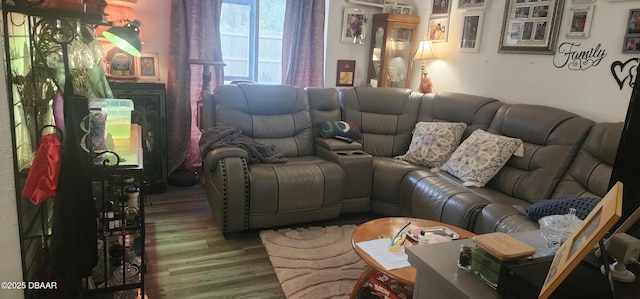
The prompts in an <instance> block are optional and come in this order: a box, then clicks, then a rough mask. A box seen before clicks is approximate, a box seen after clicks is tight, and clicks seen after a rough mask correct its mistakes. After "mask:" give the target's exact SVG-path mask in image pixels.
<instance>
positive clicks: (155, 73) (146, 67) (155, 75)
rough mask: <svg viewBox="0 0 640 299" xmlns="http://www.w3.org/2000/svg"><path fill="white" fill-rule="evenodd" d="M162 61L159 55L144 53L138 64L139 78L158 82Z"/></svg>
mask: <svg viewBox="0 0 640 299" xmlns="http://www.w3.org/2000/svg"><path fill="white" fill-rule="evenodd" d="M159 63H160V61H159V60H158V53H148V52H142V56H140V57H139V58H138V63H137V64H136V68H137V73H138V78H139V79H140V80H148V81H158V80H160V64H159Z"/></svg>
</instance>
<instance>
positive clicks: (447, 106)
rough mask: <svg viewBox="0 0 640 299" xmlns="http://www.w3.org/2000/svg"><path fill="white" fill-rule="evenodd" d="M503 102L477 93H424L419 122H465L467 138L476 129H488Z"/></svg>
mask: <svg viewBox="0 0 640 299" xmlns="http://www.w3.org/2000/svg"><path fill="white" fill-rule="evenodd" d="M502 105H503V103H502V102H500V101H498V100H496V99H494V98H487V97H481V96H475V95H468V94H461V93H454V92H438V93H435V94H433V93H429V94H424V95H423V96H422V99H421V103H420V113H419V114H418V122H421V121H436V122H440V121H443V122H463V123H466V124H467V128H466V130H465V132H464V134H463V135H462V139H463V140H464V139H466V138H467V137H469V135H471V133H472V132H473V131H475V130H476V129H483V130H485V131H486V130H487V128H489V124H491V120H492V119H493V116H494V115H495V114H496V111H498V108H500V106H502Z"/></svg>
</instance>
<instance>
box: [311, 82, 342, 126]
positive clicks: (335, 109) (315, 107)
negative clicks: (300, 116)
mask: <svg viewBox="0 0 640 299" xmlns="http://www.w3.org/2000/svg"><path fill="white" fill-rule="evenodd" d="M305 91H306V92H307V96H308V97H309V107H310V111H311V123H312V125H313V126H314V128H313V136H314V137H318V130H317V129H316V128H315V124H316V123H318V122H323V121H328V120H341V119H340V117H341V116H340V104H339V103H338V91H337V90H336V89H335V88H324V87H306V88H305Z"/></svg>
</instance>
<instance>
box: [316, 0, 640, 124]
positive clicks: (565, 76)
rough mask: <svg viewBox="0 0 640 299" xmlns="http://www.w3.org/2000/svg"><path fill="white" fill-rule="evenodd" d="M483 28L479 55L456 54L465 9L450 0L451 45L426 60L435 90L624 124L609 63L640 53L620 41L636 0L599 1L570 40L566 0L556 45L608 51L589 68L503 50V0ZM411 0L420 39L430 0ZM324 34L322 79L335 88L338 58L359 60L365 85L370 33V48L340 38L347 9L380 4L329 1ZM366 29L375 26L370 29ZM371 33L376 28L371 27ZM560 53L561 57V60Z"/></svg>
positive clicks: (622, 96)
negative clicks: (581, 32)
mask: <svg viewBox="0 0 640 299" xmlns="http://www.w3.org/2000/svg"><path fill="white" fill-rule="evenodd" d="M487 1H488V7H487V8H486V9H485V18H484V26H483V28H482V36H481V42H480V51H479V52H478V53H465V52H459V50H458V43H459V41H460V37H461V35H462V28H461V25H460V23H461V22H462V19H463V14H464V11H463V10H458V9H457V4H458V2H457V1H456V0H453V3H452V5H453V7H452V9H451V15H450V19H449V20H450V23H449V28H450V31H449V36H448V41H447V42H446V43H435V44H434V48H435V51H436V54H437V55H438V56H439V57H440V59H439V60H436V61H430V62H428V70H429V77H430V78H431V80H432V82H433V84H434V91H435V92H438V91H455V92H463V93H470V94H477V95H484V96H491V97H495V98H497V99H499V100H501V101H503V102H506V103H531V104H540V105H548V106H554V107H558V108H562V109H566V110H569V111H572V112H574V113H577V114H580V115H582V116H585V117H587V118H590V119H593V120H595V121H624V118H625V114H626V111H627V106H628V104H629V98H630V96H631V88H630V87H629V86H628V85H627V86H625V87H624V88H623V89H622V90H620V89H619V87H618V85H617V83H616V82H615V80H614V78H613V76H612V74H611V71H610V66H611V63H612V62H614V61H622V62H624V61H626V60H628V59H630V58H634V57H638V56H639V55H632V54H623V53H622V51H621V50H622V44H623V37H624V32H625V29H626V28H627V22H626V20H627V18H628V14H629V9H632V8H640V5H638V1H626V2H612V3H610V2H608V0H597V1H596V3H595V4H596V8H595V13H594V18H593V23H592V26H591V34H590V37H589V38H588V39H567V38H566V37H565V33H566V32H567V28H568V26H569V21H570V20H569V18H570V17H569V14H570V8H571V7H572V6H573V5H574V4H572V3H571V0H565V2H566V3H565V7H564V14H563V18H562V23H561V28H560V34H559V36H558V45H559V44H560V43H562V42H566V41H571V42H576V43H581V44H582V46H581V47H580V48H579V49H580V50H589V49H591V48H592V47H596V46H597V45H598V44H601V49H604V50H606V53H607V56H606V57H605V58H604V59H603V60H602V62H601V63H600V64H599V65H598V66H596V67H592V68H590V69H587V70H585V71H572V70H569V69H567V68H566V67H565V68H556V67H555V66H554V65H553V59H554V55H530V54H499V53H498V45H499V40H500V30H501V26H502V19H503V14H504V8H505V0H487ZM404 2H405V3H412V4H414V11H415V12H414V14H418V15H420V16H421V20H420V26H419V31H418V37H422V36H425V35H426V33H427V23H428V16H429V13H430V7H429V5H430V4H431V1H419V0H415V1H413V2H412V1H404ZM327 3H329V7H328V9H327V12H328V13H327V17H328V20H329V21H328V22H327V25H326V26H327V31H328V32H330V33H332V34H330V35H329V36H328V38H327V43H326V45H327V50H326V57H325V59H326V67H325V71H326V73H325V78H326V79H325V84H326V86H335V73H336V63H337V60H338V59H351V60H356V69H357V71H356V74H355V75H356V78H355V85H357V86H364V85H366V82H365V81H366V70H367V67H368V64H367V56H368V52H369V42H370V41H371V38H370V36H368V37H367V38H366V39H367V42H366V44H365V45H354V44H346V43H342V42H340V33H341V31H340V29H341V28H342V27H341V26H342V17H343V16H342V11H343V9H344V7H358V8H365V9H367V10H368V14H369V16H371V15H372V14H373V13H379V12H380V11H381V9H379V8H376V7H369V6H360V5H354V4H352V3H349V2H346V1H345V0H327ZM369 30H371V28H370V27H369ZM369 35H371V33H370V32H369ZM559 55H562V54H556V56H558V57H556V59H561V58H562V57H560V56H559ZM413 67H414V70H413V72H414V73H413V75H412V78H413V79H412V81H413V82H412V84H411V88H412V89H414V90H417V89H418V85H419V78H420V68H419V65H418V63H417V62H416V63H415V64H414V65H413Z"/></svg>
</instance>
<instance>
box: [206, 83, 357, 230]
mask: <svg viewBox="0 0 640 299" xmlns="http://www.w3.org/2000/svg"><path fill="white" fill-rule="evenodd" d="M335 100H336V101H337V96H336V97H335ZM207 104H209V105H210V104H215V108H213V107H205V109H207V110H208V112H212V111H214V110H215V121H216V125H217V126H218V127H223V126H225V127H235V128H239V129H241V130H242V134H243V135H245V136H248V137H250V138H252V139H253V140H254V141H256V142H259V143H262V144H264V145H267V146H271V145H274V146H275V151H277V152H279V153H282V154H283V155H284V156H285V157H286V158H287V162H286V163H257V164H250V163H249V162H248V153H247V152H246V151H244V150H242V149H241V148H237V147H222V148H217V149H213V150H211V151H209V152H208V153H206V157H205V159H204V161H203V167H204V175H205V185H206V189H207V190H206V192H207V199H208V200H209V204H210V206H211V209H212V210H213V213H214V215H215V216H216V217H215V218H216V219H217V221H218V222H219V223H220V226H221V228H222V231H223V233H228V232H238V231H242V230H247V229H253V228H267V227H275V226H282V225H288V224H294V223H302V222H309V221H318V220H325V219H331V218H336V217H337V216H338V215H339V214H340V211H341V207H342V200H343V198H344V194H345V186H344V182H345V172H344V170H343V169H342V167H341V166H340V165H338V164H336V163H333V162H329V161H327V160H325V159H322V158H320V157H318V156H315V153H314V148H315V144H314V134H313V121H312V119H311V113H310V108H309V99H308V95H307V93H306V92H305V90H304V89H302V88H300V87H294V86H288V85H263V84H237V85H222V86H218V87H217V88H216V89H215V91H214V96H213V101H209V102H207Z"/></svg>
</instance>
